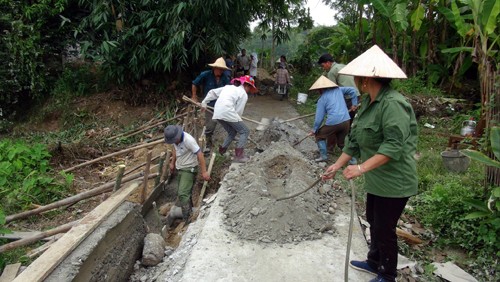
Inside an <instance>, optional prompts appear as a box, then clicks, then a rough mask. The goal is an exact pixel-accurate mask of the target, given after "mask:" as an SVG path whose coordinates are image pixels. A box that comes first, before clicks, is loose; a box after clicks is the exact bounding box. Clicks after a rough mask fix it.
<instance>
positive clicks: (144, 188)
mask: <svg viewBox="0 0 500 282" xmlns="http://www.w3.org/2000/svg"><path fill="white" fill-rule="evenodd" d="M152 153H153V152H152V151H151V150H150V151H148V154H147V156H146V167H145V168H144V180H143V182H142V192H141V203H144V201H146V193H147V190H148V179H149V168H150V166H151V155H152Z"/></svg>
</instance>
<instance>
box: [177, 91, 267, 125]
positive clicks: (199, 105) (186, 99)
mask: <svg viewBox="0 0 500 282" xmlns="http://www.w3.org/2000/svg"><path fill="white" fill-rule="evenodd" d="M182 99H183V100H184V101H187V102H190V103H193V104H194V105H196V106H198V107H200V108H201V104H200V103H198V102H195V101H194V100H192V99H191V98H189V97H187V96H182ZM207 109H210V110H213V109H214V108H213V107H210V106H207ZM210 110H207V111H209V112H211V113H212V111H210ZM241 118H242V119H244V120H246V121H250V122H253V123H256V124H259V125H263V126H267V124H263V123H261V122H258V121H256V120H253V119H249V118H247V117H244V116H242V117H241Z"/></svg>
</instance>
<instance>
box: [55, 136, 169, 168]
mask: <svg viewBox="0 0 500 282" xmlns="http://www.w3.org/2000/svg"><path fill="white" fill-rule="evenodd" d="M164 142H165V141H164V140H163V137H162V138H161V139H159V140H156V141H153V142H150V143H146V144H141V145H139V146H135V147H132V148H127V149H123V150H121V151H118V152H114V153H111V154H108V155H105V156H102V157H99V158H97V159H93V160H90V161H87V162H84V163H81V164H78V165H75V166H73V167H70V168H67V169H65V170H63V171H64V172H70V171H73V170H75V169H77V168H81V167H84V166H87V165H90V164H93V163H96V162H99V161H102V160H105V159H109V158H111V157H114V156H118V155H121V154H125V153H128V152H131V151H135V150H138V149H142V148H148V147H153V146H156V145H158V144H161V143H164Z"/></svg>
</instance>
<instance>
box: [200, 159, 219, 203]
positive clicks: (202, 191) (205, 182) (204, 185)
mask: <svg viewBox="0 0 500 282" xmlns="http://www.w3.org/2000/svg"><path fill="white" fill-rule="evenodd" d="M215 156H216V155H215V153H212V156H211V157H210V163H209V164H208V169H207V173H208V175H209V176H210V174H211V173H212V168H213V167H214V162H215ZM207 185H208V181H207V180H205V181H203V186H202V187H201V191H200V197H198V203H196V206H197V207H200V206H201V202H202V201H203V197H204V196H205V190H206V189H207Z"/></svg>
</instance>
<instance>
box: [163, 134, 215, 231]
mask: <svg viewBox="0 0 500 282" xmlns="http://www.w3.org/2000/svg"><path fill="white" fill-rule="evenodd" d="M165 143H167V144H172V145H174V152H173V153H172V161H171V162H170V172H171V173H173V172H174V168H177V172H178V175H177V197H178V198H179V203H180V206H181V209H182V218H183V219H184V221H185V222H186V223H188V219H189V216H190V214H191V209H192V206H193V205H192V203H191V194H192V190H193V185H194V182H195V181H194V180H195V176H196V174H197V172H198V164H199V166H200V168H201V175H202V177H203V179H204V180H207V181H208V180H210V176H209V175H208V172H207V169H206V165H205V158H204V157H203V153H202V151H201V149H200V146H198V144H197V143H196V140H195V139H194V138H193V136H191V135H189V133H187V132H184V131H183V130H182V127H181V126H178V125H169V126H167V127H166V128H165Z"/></svg>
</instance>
